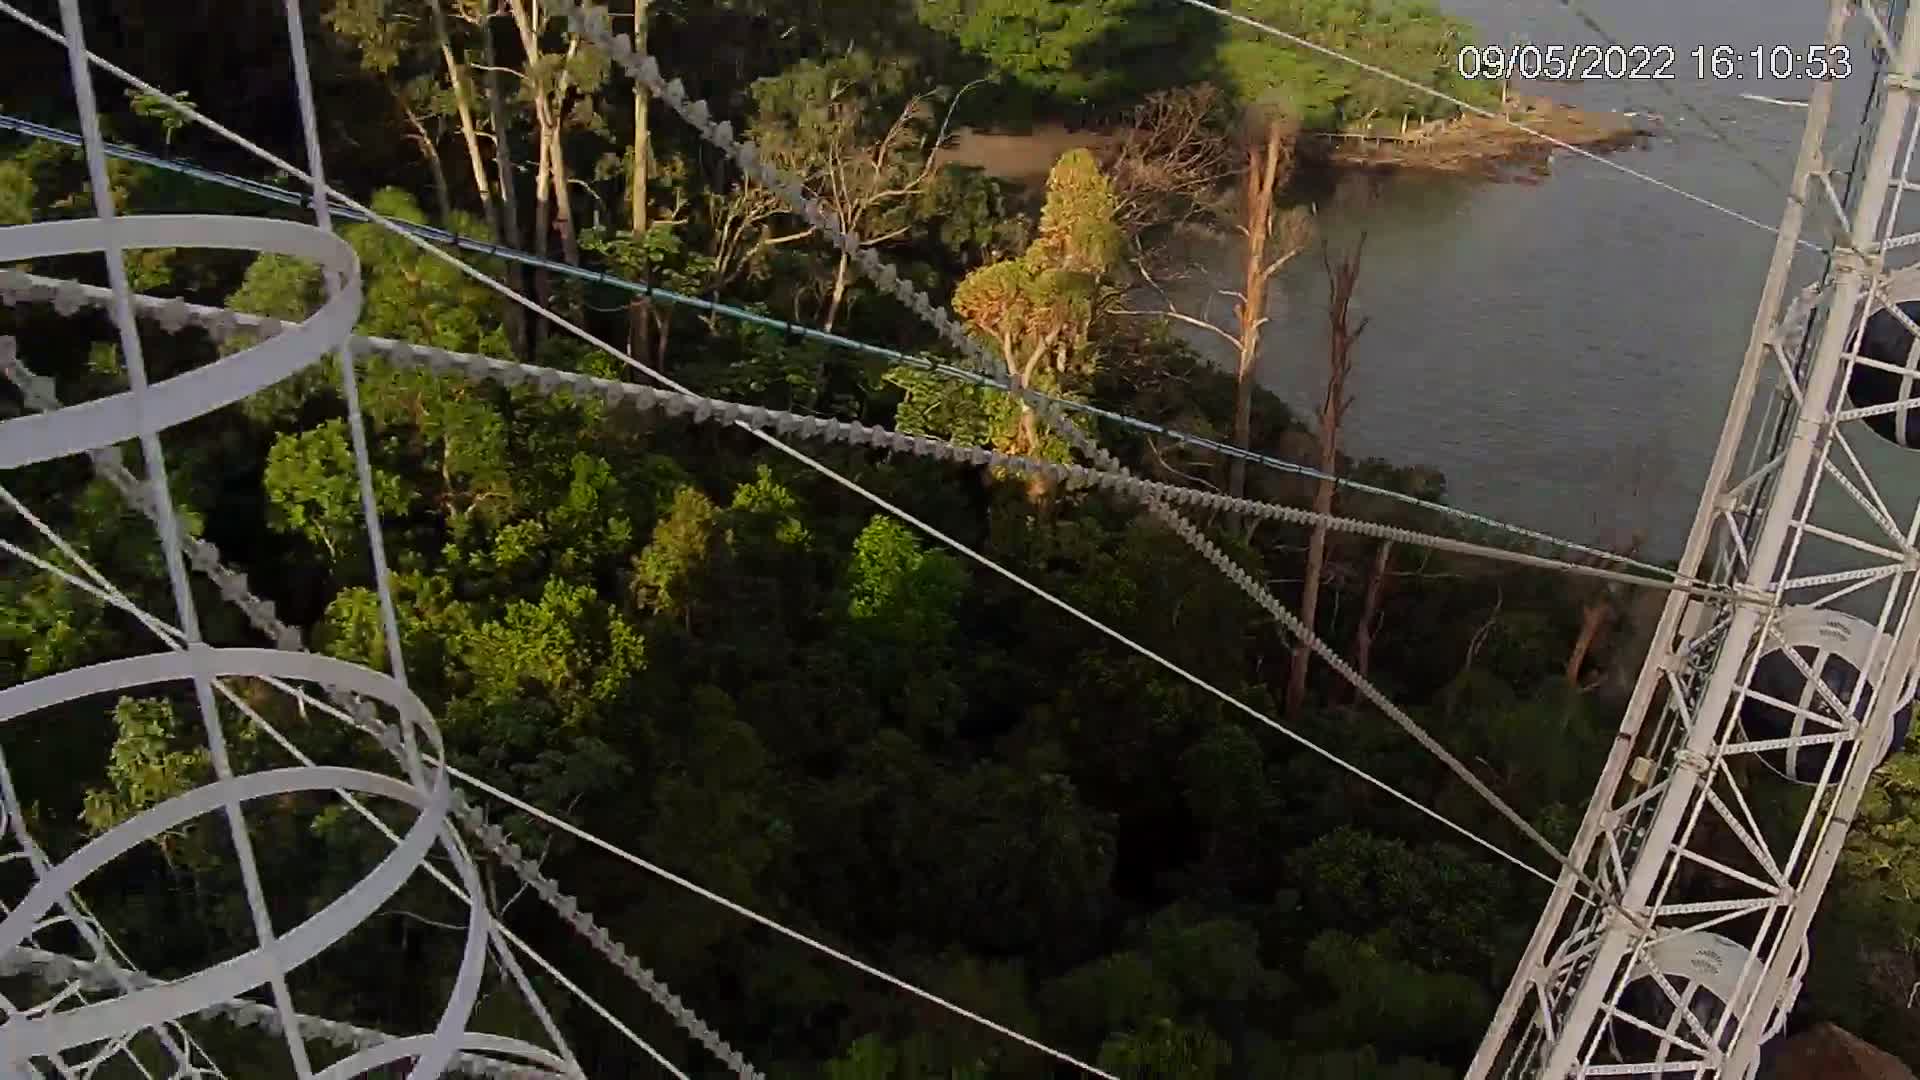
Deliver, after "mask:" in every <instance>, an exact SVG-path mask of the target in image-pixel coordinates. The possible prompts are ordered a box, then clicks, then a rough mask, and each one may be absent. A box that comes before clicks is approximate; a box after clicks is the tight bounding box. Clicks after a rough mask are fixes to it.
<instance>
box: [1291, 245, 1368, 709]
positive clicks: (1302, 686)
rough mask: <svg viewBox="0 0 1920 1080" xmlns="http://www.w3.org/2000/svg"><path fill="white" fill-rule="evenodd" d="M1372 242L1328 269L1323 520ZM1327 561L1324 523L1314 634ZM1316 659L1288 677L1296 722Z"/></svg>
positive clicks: (1317, 496) (1312, 554) (1306, 614)
mask: <svg viewBox="0 0 1920 1080" xmlns="http://www.w3.org/2000/svg"><path fill="white" fill-rule="evenodd" d="M1366 242H1367V241H1366V237H1365V236H1362V237H1361V238H1360V243H1359V244H1357V245H1355V247H1354V249H1353V254H1351V255H1348V256H1345V257H1343V258H1342V259H1341V260H1340V263H1339V264H1338V265H1334V264H1333V263H1331V262H1329V263H1328V264H1327V280H1328V283H1329V285H1330V286H1331V287H1330V289H1329V291H1328V298H1327V393H1326V397H1325V398H1323V399H1322V400H1321V403H1320V462H1319V465H1320V471H1321V472H1322V473H1323V474H1325V475H1324V478H1323V479H1322V480H1321V481H1320V482H1319V484H1318V485H1317V486H1316V487H1315V488H1314V493H1313V509H1314V512H1315V513H1317V514H1322V515H1324V514H1330V513H1332V512H1333V490H1334V480H1333V476H1334V472H1335V470H1336V469H1338V468H1339V465H1340V421H1341V420H1342V419H1343V418H1344V417H1345V416H1346V412H1347V406H1348V405H1350V404H1352V401H1351V399H1350V398H1348V397H1347V375H1348V374H1349V373H1350V372H1351V371H1352V370H1353V343H1354V342H1355V341H1358V340H1359V338H1360V335H1361V333H1362V332H1363V331H1365V330H1366V328H1367V320H1365V319H1361V320H1360V321H1359V322H1358V323H1355V322H1353V321H1352V320H1351V319H1350V317H1349V313H1348V309H1349V307H1350V306H1351V305H1352V303H1353V290H1354V286H1355V285H1356V284H1357V283H1358V282H1359V280H1360V255H1361V252H1362V250H1363V249H1364V248H1365V247H1366ZM1326 560H1327V527H1326V525H1325V524H1324V523H1321V524H1316V525H1314V527H1313V534H1312V537H1311V538H1310V539H1309V540H1308V541H1307V576H1306V580H1305V581H1304V582H1303V583H1302V585H1301V594H1300V621H1301V622H1304V623H1306V625H1307V629H1308V630H1312V629H1313V628H1314V618H1315V616H1316V615H1317V614H1318V609H1319V606H1320V574H1321V571H1322V570H1323V569H1324V568H1325V567H1326ZM1312 659H1313V653H1312V652H1311V651H1309V650H1308V648H1307V646H1306V644H1305V643H1304V642H1302V643H1301V644H1299V645H1297V646H1295V647H1294V650H1293V669H1292V670H1291V671H1290V672H1289V673H1288V677H1287V716H1288V717H1289V718H1290V719H1295V720H1297V719H1299V717H1300V711H1301V710H1302V709H1303V708H1304V707H1305V706H1306V701H1307V667H1308V664H1309V663H1310V662H1311V661H1312Z"/></svg>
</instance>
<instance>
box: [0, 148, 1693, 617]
mask: <svg viewBox="0 0 1920 1080" xmlns="http://www.w3.org/2000/svg"><path fill="white" fill-rule="evenodd" d="M0 130H7V131H16V132H19V133H20V134H23V135H27V136H30V137H32V138H36V139H44V140H48V141H52V142H57V143H62V144H74V145H77V144H78V141H79V137H78V136H76V135H72V134H71V133H68V132H65V131H61V130H60V129H58V128H53V127H48V126H46V125H44V124H36V123H33V122H32V121H28V120H21V119H19V118H17V117H11V116H7V115H5V114H3V113H0ZM107 153H108V154H109V155H111V156H114V157H119V158H123V159H124V160H127V161H132V162H136V163H138V164H142V165H147V166H150V167H152V168H156V169H162V170H166V171H169V172H174V173H178V174H180V175H183V176H190V177H193V178H195V179H198V180H203V181H206V182H208V183H214V184H220V185H222V186H226V187H231V188H234V189H235V190H239V191H244V192H247V193H249V194H252V195H257V196H259V197H261V198H264V199H268V200H270V201H273V202H278V203H283V204H286V205H292V206H308V205H310V204H311V203H312V201H313V198H312V196H307V195H301V194H300V193H298V192H294V191H288V190H286V189H285V188H279V187H274V186H272V185H270V184H264V183H261V182H259V181H255V180H247V179H245V178H242V177H238V176H232V175H230V174H227V173H220V172H215V171H212V170H209V169H203V168H200V167H199V166H195V165H192V164H189V163H185V162H181V161H177V160H173V159H170V158H164V157H159V156H157V155H153V154H148V153H145V152H142V151H139V150H135V149H132V148H130V147H123V146H115V145H112V144H109V145H108V146H107ZM329 201H330V202H337V200H332V199H330V200H329ZM333 213H334V216H335V217H339V218H345V219H349V220H353V221H371V219H370V218H369V217H368V216H367V215H365V214H362V213H360V212H359V211H358V210H355V209H353V208H352V207H349V206H345V205H335V206H334V208H333ZM383 224H384V227H387V228H391V229H396V230H399V231H401V232H405V233H410V234H412V235H414V236H416V237H419V238H421V239H425V240H431V241H433V242H434V243H437V244H445V245H447V246H449V247H453V248H456V249H459V250H462V251H470V252H473V253H474V254H476V255H485V256H489V257H492V258H499V259H505V260H507V261H509V262H516V263H520V264H522V265H526V266H532V267H535V268H538V269H541V270H546V271H548V272H550V273H555V274H562V275H565V276H568V277H573V278H577V279H579V280H581V281H587V282H591V283H593V284H597V285H604V286H607V287H609V288H615V289H620V290H622V291H625V292H631V293H635V294H639V295H644V296H647V297H649V298H651V299H653V300H656V301H659V302H661V303H664V304H669V305H673V306H678V307H690V308H696V309H698V310H701V311H705V312H708V313H710V314H714V315H719V316H721V317H724V318H727V319H732V320H735V321H738V322H744V323H749V324H751V325H755V326H761V327H765V328H766V329H769V330H777V331H779V332H780V333H782V334H784V335H791V336H793V337H798V338H804V339H806V340H809V341H818V342H821V343H822V344H826V345H831V346H833V347H835V348H838V349H846V350H849V351H852V352H857V353H862V354H865V355H869V356H873V357H876V358H879V359H883V360H886V361H888V362H890V363H895V364H900V365H903V366H906V367H910V368H913V369H915V370H919V371H925V372H928V373H930V374H933V375H936V376H938V377H940V378H942V379H945V380H948V381H950V382H961V383H966V384H968V385H971V386H977V387H981V388H983V389H988V390H994V391H997V392H1001V393H1005V392H1007V390H1008V385H1007V380H1006V379H1004V378H996V377H994V376H992V375H990V374H983V373H981V372H979V371H975V370H973V369H971V368H961V367H955V366H954V365H952V364H947V363H943V362H941V361H938V360H933V359H930V358H928V357H924V356H916V355H914V354H912V353H908V352H904V351H902V350H899V349H894V348H889V347H887V346H884V345H876V344H873V343H871V342H866V341H861V340H859V339H858V338H852V337H848V336H846V335H844V334H838V333H834V332H831V331H826V330H819V329H815V328H813V327H808V326H801V325H799V324H797V323H794V322H792V321H790V320H787V319H781V318H777V317H774V316H770V315H764V314H762V313H760V312H757V311H752V310H749V309H747V308H742V307H738V306H736V305H732V304H726V303H720V302H718V301H714V300H708V299H705V298H703V297H698V296H688V295H685V294H682V293H677V292H674V291H673V290H671V289H662V288H659V287H657V286H654V285H648V284H645V283H642V282H636V281H631V280H628V279H626V278H622V277H618V276H616V275H613V274H608V273H606V272H604V271H600V270H590V269H587V268H585V267H580V266H574V265H572V264H571V263H567V262H563V261H560V260H557V259H549V258H543V257H541V256H538V255H531V254H528V253H526V252H524V251H520V250H518V249H516V248H511V247H504V246H502V245H499V244H493V243H488V242H486V241H484V240H475V239H472V238H469V237H465V236H461V235H460V234H458V233H455V232H451V231H448V230H446V229H438V228H434V227H433V226H430V225H416V224H413V223H412V222H405V221H391V220H389V221H387V222H385V223H383ZM1030 392H1031V393H1033V394H1035V395H1036V396H1039V397H1042V398H1044V399H1046V400H1047V401H1049V402H1051V403H1052V404H1053V405H1055V406H1057V407H1059V408H1062V409H1068V410H1071V411H1073V412H1079V413H1084V414H1086V415H1088V416H1094V417H1098V418H1099V419H1101V420H1105V421H1107V422H1109V423H1113V424H1118V425H1121V426H1123V427H1128V428H1132V429H1134V430H1136V431H1140V432H1144V433H1146V434H1148V435H1157V436H1160V437H1161V438H1167V439H1172V440H1174V441H1175V442H1179V443H1184V444H1186V445H1189V446H1194V447H1197V448H1199V449H1202V450H1205V451H1207V452H1209V453H1215V454H1220V455H1222V456H1224V457H1230V458H1238V459H1240V460H1242V461H1247V462H1250V463H1252V464H1255V465H1259V466H1261V467H1262V468H1266V469H1271V470H1273V471H1275V472H1279V473H1284V474H1287V475H1292V476H1300V477H1303V478H1306V479H1309V480H1323V481H1330V482H1332V483H1333V484H1335V485H1337V486H1339V487H1340V488H1341V489H1343V490H1346V491H1353V492H1358V493H1361V494H1364V495H1369V496H1373V497H1377V498H1382V499H1388V500H1391V501H1393V502H1397V503H1400V504H1402V505H1406V506H1412V507H1417V508H1419V509H1422V510H1426V511H1430V512H1432V513H1435V514H1440V515H1443V516H1445V517H1450V518H1454V519H1457V520H1459V521H1461V522H1464V523H1466V524H1470V525H1474V526H1478V527H1480V528H1483V529H1491V530H1494V531H1498V532H1504V533H1508V534H1510V535H1513V536H1516V537H1520V538H1522V539H1525V540H1529V541H1532V542H1533V543H1537V544H1545V545H1548V546H1550V547H1555V548H1560V549H1562V550H1565V551H1570V552H1576V553H1578V554H1581V555H1585V556H1588V557H1589V558H1592V559H1596V560H1599V561H1602V562H1609V563H1614V564H1616V565H1619V566H1630V567H1633V568H1635V569H1637V570H1644V571H1647V572H1649V573H1653V574H1663V575H1665V576H1667V577H1668V578H1669V579H1671V578H1673V577H1674V574H1673V570H1672V568H1671V567H1665V566H1661V565H1660V564H1658V563H1653V562H1648V561H1646V560H1643V559H1637V558H1634V557H1632V556H1628V555H1623V554H1621V553H1619V552H1617V551H1608V550H1606V549H1605V548H1599V547H1594V546H1593V545H1591V544H1583V543H1580V542H1578V541H1575V540H1569V539H1566V538H1565V537H1561V536H1555V535H1553V534H1551V533H1547V532H1542V531H1540V530H1538V529H1531V528H1528V527H1526V526H1524V525H1516V524H1513V523H1511V522H1507V521H1502V520H1500V519H1498V518H1493V517H1489V516H1487V515H1485V514H1477V513H1474V512H1473V511H1471V510H1465V509H1462V508H1460V507H1457V506H1450V505H1448V504H1446V503H1442V502H1435V501H1433V500H1431V499H1422V498H1420V497H1418V496H1415V495H1409V494H1407V493H1406V492H1403V491H1395V490H1393V489H1392V488H1385V487H1380V486H1378V485H1376V484H1368V483H1364V482H1361V481H1358V480H1354V479H1352V478H1350V477H1345V476H1337V475H1332V474H1328V473H1324V472H1322V471H1320V470H1319V469H1315V468H1312V467H1311V466H1307V465H1302V464H1299V463H1298V462H1292V461H1286V460H1283V459H1281V458H1276V457H1273V456H1272V455H1270V454H1263V453H1260V452H1259V451H1257V450H1248V449H1243V448H1242V447H1239V446H1235V445H1233V444H1232V443H1228V442H1222V441H1220V440H1219V439H1215V438H1211V437H1209V436H1205V435H1196V434H1193V433H1191V432H1186V431H1182V430H1179V429H1177V428H1171V427H1168V426H1166V425H1164V424H1159V423H1155V422H1154V421H1151V420H1144V419H1141V418H1139V417H1135V416H1130V415H1128V414H1126V413H1122V412H1117V411H1115V410H1112V409H1107V408H1103V407H1101V406H1099V405H1095V404H1092V403H1090V402H1084V401H1076V400H1074V399H1072V398H1064V397H1058V396H1054V395H1050V394H1045V393H1042V392H1040V391H1030Z"/></svg>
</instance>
